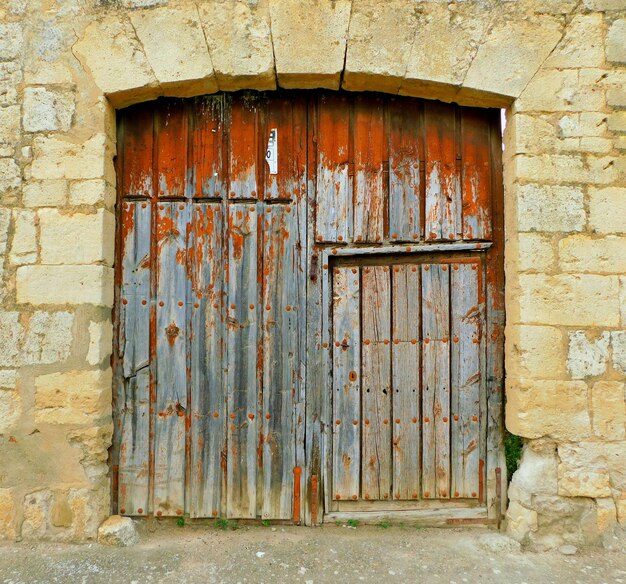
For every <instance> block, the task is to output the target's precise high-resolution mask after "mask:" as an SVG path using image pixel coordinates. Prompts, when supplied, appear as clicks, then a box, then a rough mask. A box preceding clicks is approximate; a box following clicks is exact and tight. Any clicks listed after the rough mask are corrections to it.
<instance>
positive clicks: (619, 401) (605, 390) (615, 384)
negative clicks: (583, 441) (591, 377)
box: [591, 381, 626, 440]
mask: <svg viewBox="0 0 626 584" xmlns="http://www.w3.org/2000/svg"><path fill="white" fill-rule="evenodd" d="M625 389H626V385H625V384H624V383H622V382H620V381H596V383H594V384H593V386H592V388H591V419H592V420H593V433H594V435H595V436H598V437H599V438H604V439H605V440H624V438H626V433H625V430H624V428H625V426H626V393H625Z"/></svg>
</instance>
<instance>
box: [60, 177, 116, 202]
mask: <svg viewBox="0 0 626 584" xmlns="http://www.w3.org/2000/svg"><path fill="white" fill-rule="evenodd" d="M100 204H104V206H105V207H112V206H113V205H114V204H115V187H114V186H113V185H111V184H109V183H108V182H107V181H105V180H103V179H94V180H81V181H74V182H72V183H71V184H70V205H100Z"/></svg>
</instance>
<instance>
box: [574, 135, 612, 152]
mask: <svg viewBox="0 0 626 584" xmlns="http://www.w3.org/2000/svg"><path fill="white" fill-rule="evenodd" d="M612 149H613V141H612V140H610V139H609V138H581V139H580V147H579V148H576V150H578V151H580V152H592V153H596V154H608V153H609V152H611V150H612Z"/></svg>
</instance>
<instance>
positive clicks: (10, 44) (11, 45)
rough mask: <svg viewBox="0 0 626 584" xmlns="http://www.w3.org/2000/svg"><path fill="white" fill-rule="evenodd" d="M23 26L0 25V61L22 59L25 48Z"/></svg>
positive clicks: (14, 24) (9, 23)
mask: <svg viewBox="0 0 626 584" xmlns="http://www.w3.org/2000/svg"><path fill="white" fill-rule="evenodd" d="M23 43H24V37H23V34H22V25H21V24H19V23H17V22H7V23H1V24H0V61H11V60H12V59H16V58H18V57H20V55H21V54H22V50H23V48H24V44H23Z"/></svg>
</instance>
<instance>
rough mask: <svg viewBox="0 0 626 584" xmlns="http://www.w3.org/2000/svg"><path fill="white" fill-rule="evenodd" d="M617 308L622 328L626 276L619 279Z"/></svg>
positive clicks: (625, 323)
mask: <svg viewBox="0 0 626 584" xmlns="http://www.w3.org/2000/svg"><path fill="white" fill-rule="evenodd" d="M619 308H620V314H621V320H622V326H625V327H626V276H621V277H620V279H619Z"/></svg>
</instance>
